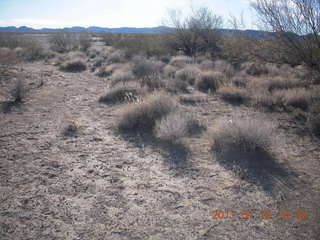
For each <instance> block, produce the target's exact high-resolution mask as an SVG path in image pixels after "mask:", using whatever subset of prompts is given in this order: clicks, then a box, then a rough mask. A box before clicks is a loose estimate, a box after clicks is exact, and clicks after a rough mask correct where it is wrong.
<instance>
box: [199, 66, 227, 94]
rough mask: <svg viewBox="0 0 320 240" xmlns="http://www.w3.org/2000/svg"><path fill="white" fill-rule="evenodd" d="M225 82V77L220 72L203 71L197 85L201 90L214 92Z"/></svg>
mask: <svg viewBox="0 0 320 240" xmlns="http://www.w3.org/2000/svg"><path fill="white" fill-rule="evenodd" d="M225 82H226V77H225V75H224V74H223V73H221V72H214V71H209V72H204V73H202V74H201V76H200V79H199V80H198V81H197V83H196V84H197V87H198V89H199V90H200V91H203V92H208V91H209V92H215V91H217V90H218V89H219V88H220V87H221V86H222V85H223V84H224V83H225Z"/></svg>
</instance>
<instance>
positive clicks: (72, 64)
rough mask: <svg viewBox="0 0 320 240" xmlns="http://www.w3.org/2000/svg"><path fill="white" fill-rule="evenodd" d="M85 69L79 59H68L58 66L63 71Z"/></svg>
mask: <svg viewBox="0 0 320 240" xmlns="http://www.w3.org/2000/svg"><path fill="white" fill-rule="evenodd" d="M86 69H87V66H86V65H85V63H83V62H82V61H81V60H74V61H69V62H66V63H64V64H62V65H61V66H60V70H61V71H64V72H83V71H85V70H86Z"/></svg>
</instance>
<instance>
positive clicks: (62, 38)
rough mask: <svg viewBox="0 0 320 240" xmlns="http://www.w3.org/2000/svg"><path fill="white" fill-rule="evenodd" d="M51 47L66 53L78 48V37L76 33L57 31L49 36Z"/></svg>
mask: <svg viewBox="0 0 320 240" xmlns="http://www.w3.org/2000/svg"><path fill="white" fill-rule="evenodd" d="M49 43H50V47H51V49H52V50H53V51H55V52H59V53H64V52H69V51H71V50H74V49H75V48H76V44H77V41H76V38H75V36H74V34H69V33H55V34H52V35H51V36H50V37H49Z"/></svg>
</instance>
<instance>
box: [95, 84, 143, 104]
mask: <svg viewBox="0 0 320 240" xmlns="http://www.w3.org/2000/svg"><path fill="white" fill-rule="evenodd" d="M142 95H143V90H142V89H141V88H140V87H138V86H128V85H124V86H119V87H115V88H112V89H109V90H108V92H107V93H106V94H105V95H104V96H102V97H100V98H99V102H100V103H106V104H115V103H124V102H135V101H138V100H139V99H140V97H141V96H142Z"/></svg>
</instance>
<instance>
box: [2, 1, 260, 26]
mask: <svg viewBox="0 0 320 240" xmlns="http://www.w3.org/2000/svg"><path fill="white" fill-rule="evenodd" d="M192 5H193V6H195V7H197V6H206V7H209V8H210V9H212V10H213V11H214V12H215V13H216V14H218V15H221V16H223V17H224V19H227V18H228V17H229V16H230V14H231V15H234V16H240V14H241V13H242V12H243V15H244V19H245V21H246V28H254V26H252V24H251V22H252V15H253V13H252V11H251V9H250V6H249V0H225V1H221V0H0V26H17V27H19V26H29V27H33V28H42V27H71V26H83V27H89V26H99V27H155V26H160V25H162V24H163V22H164V19H165V17H166V16H167V12H168V9H180V10H182V11H183V12H184V13H186V12H187V11H188V10H189V9H190V6H192Z"/></svg>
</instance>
